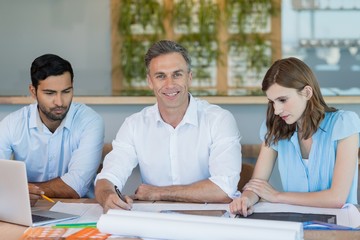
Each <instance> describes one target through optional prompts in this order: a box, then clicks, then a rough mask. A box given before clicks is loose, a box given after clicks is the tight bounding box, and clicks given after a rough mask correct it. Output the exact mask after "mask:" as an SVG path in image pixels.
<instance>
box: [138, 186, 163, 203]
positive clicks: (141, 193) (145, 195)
mask: <svg viewBox="0 0 360 240" xmlns="http://www.w3.org/2000/svg"><path fill="white" fill-rule="evenodd" d="M161 190H162V188H160V187H156V186H152V185H147V184H141V185H140V186H139V187H138V188H137V189H136V191H135V195H134V196H133V198H134V199H137V200H144V201H159V200H161V192H160V191H161Z"/></svg>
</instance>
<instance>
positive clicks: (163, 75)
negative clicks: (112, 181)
mask: <svg viewBox="0 0 360 240" xmlns="http://www.w3.org/2000/svg"><path fill="white" fill-rule="evenodd" d="M165 77H166V75H165V74H157V75H155V78H156V79H159V80H162V79H165Z"/></svg>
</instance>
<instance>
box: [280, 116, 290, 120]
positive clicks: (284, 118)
mask: <svg viewBox="0 0 360 240" xmlns="http://www.w3.org/2000/svg"><path fill="white" fill-rule="evenodd" d="M288 117H289V115H286V116H281V118H282V120H284V121H286V119H287V118H288Z"/></svg>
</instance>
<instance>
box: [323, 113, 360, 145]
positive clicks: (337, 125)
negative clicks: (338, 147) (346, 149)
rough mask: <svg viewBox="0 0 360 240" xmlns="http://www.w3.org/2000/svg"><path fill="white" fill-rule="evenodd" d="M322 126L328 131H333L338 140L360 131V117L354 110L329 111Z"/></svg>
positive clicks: (334, 137)
mask: <svg viewBox="0 0 360 240" xmlns="http://www.w3.org/2000/svg"><path fill="white" fill-rule="evenodd" d="M320 127H321V128H322V129H323V130H325V131H326V132H331V133H332V134H331V135H332V139H333V140H338V139H343V138H346V137H348V136H350V135H352V134H355V133H359V132H360V119H359V116H358V115H357V114H356V113H355V112H352V111H344V110H338V111H336V112H327V113H326V114H325V118H324V121H323V123H322V124H321V126H320Z"/></svg>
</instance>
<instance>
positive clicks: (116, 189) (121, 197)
mask: <svg viewBox="0 0 360 240" xmlns="http://www.w3.org/2000/svg"><path fill="white" fill-rule="evenodd" d="M115 192H116V193H117V195H118V196H119V198H120V199H121V200H122V201H123V202H124V203H127V202H126V199H125V197H124V195H122V194H121V192H120V190H119V188H118V187H117V186H115Z"/></svg>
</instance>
